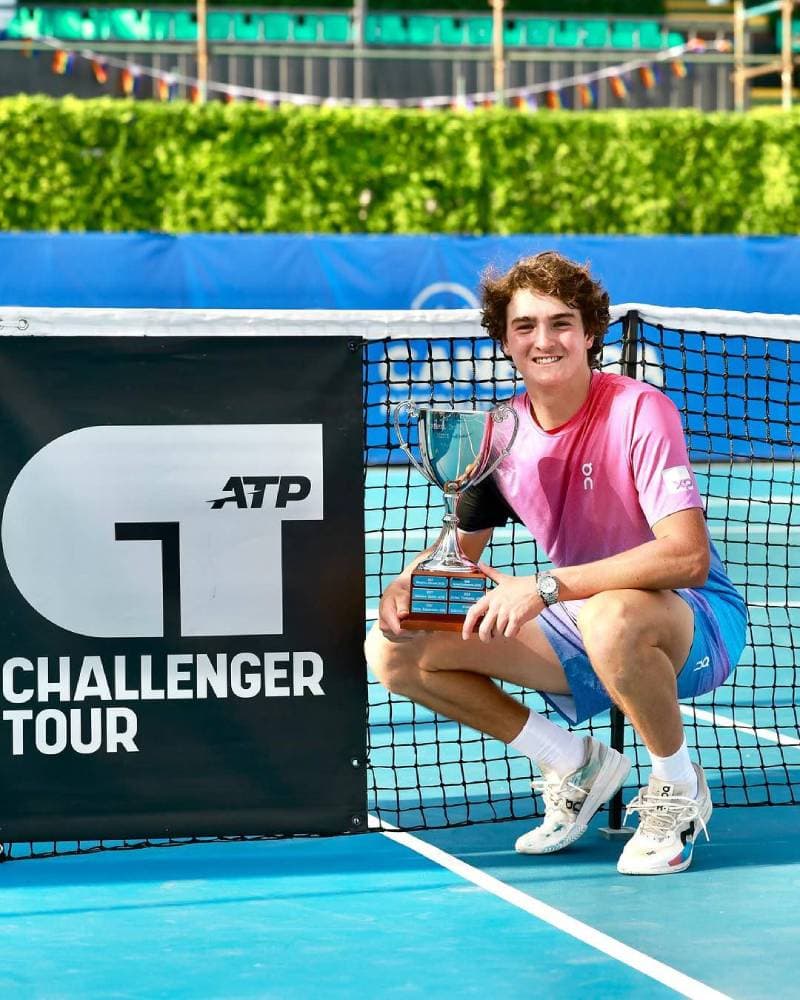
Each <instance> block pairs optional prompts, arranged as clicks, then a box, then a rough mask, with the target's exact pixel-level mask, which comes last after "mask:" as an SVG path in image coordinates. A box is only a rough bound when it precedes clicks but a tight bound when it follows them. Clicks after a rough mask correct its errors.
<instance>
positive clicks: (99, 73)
mask: <svg viewBox="0 0 800 1000" xmlns="http://www.w3.org/2000/svg"><path fill="white" fill-rule="evenodd" d="M92 73H94V78H95V80H96V81H97V82H98V83H99V84H100V86H101V87H104V86H105V85H106V84H107V83H108V69H107V68H106V64H105V63H104V62H103V61H102V60H101V59H92Z"/></svg>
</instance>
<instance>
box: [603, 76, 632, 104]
mask: <svg viewBox="0 0 800 1000" xmlns="http://www.w3.org/2000/svg"><path fill="white" fill-rule="evenodd" d="M608 85H609V87H610V88H611V93H612V94H613V95H614V97H616V98H617V100H620V101H624V100H625V99H626V98H627V96H628V86H627V84H626V83H625V81H624V80H623V79H622V77H621V76H610V77H609V78H608Z"/></svg>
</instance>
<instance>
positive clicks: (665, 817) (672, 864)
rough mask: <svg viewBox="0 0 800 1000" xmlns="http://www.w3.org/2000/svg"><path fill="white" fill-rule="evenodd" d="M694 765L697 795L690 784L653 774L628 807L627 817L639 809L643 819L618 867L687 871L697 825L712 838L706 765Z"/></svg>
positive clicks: (653, 871)
mask: <svg viewBox="0 0 800 1000" xmlns="http://www.w3.org/2000/svg"><path fill="white" fill-rule="evenodd" d="M692 767H693V768H694V770H695V773H696V774H697V795H696V796H695V797H694V798H692V797H691V796H690V794H689V786H688V785H678V784H668V783H667V782H665V781H660V780H659V779H658V778H653V777H651V778H650V781H649V783H648V785H647V788H643V789H641V791H640V792H639V794H638V795H637V796H636V798H635V799H634V800H633V801H632V802H631V803H630V804H629V805H628V806H627V807H626V812H625V819H626V820H627V818H628V815H629V814H630V813H632V812H638V813H639V815H640V816H641V819H640V821H639V829H638V830H637V831H636V833H635V834H634V835H633V837H631V839H630V840H629V841H628V843H627V844H626V845H625V849H624V850H623V852H622V854H621V855H620V859H619V862H618V864H617V871H619V872H621V873H622V874H623V875H671V874H672V873H673V872H682V871H685V870H686V869H687V868H688V867H689V865H690V864H691V863H692V852H693V851H694V839H695V834H696V831H697V827H698V826H699V827H700V829H701V830H702V831H703V833H704V834H705V835H706V840H708V830H707V829H706V824H707V823H708V821H709V819H710V818H711V812H712V808H713V807H712V805H711V795H710V794H709V791H708V784H707V783H706V776H705V774H703V769H702V767H700V765H699V764H692Z"/></svg>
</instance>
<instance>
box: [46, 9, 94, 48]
mask: <svg viewBox="0 0 800 1000" xmlns="http://www.w3.org/2000/svg"><path fill="white" fill-rule="evenodd" d="M43 14H44V25H43V28H44V31H45V33H46V34H48V35H51V36H52V37H53V38H65V39H69V40H70V41H77V40H78V39H89V38H94V25H93V24H92V22H91V19H90V18H88V17H87V18H84V16H83V14H82V12H81V11H79V10H65V9H63V8H61V9H58V8H55V7H52V8H46V9H45V10H44V11H43Z"/></svg>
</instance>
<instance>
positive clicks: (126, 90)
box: [119, 66, 136, 97]
mask: <svg viewBox="0 0 800 1000" xmlns="http://www.w3.org/2000/svg"><path fill="white" fill-rule="evenodd" d="M135 86H136V80H135V78H134V75H133V70H131V69H130V68H129V67H128V66H125V67H124V68H123V69H121V70H120V71H119V89H120V90H121V92H122V93H123V94H124V96H125V97H130V96H131V94H133V91H134V87H135Z"/></svg>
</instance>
